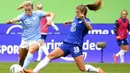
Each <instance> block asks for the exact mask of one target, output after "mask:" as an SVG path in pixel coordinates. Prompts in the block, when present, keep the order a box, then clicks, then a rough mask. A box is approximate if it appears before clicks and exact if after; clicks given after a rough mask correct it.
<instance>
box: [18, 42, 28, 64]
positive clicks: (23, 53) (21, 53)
mask: <svg viewBox="0 0 130 73" xmlns="http://www.w3.org/2000/svg"><path fill="white" fill-rule="evenodd" d="M27 48H28V42H27V41H24V40H22V41H21V44H20V49H19V65H21V66H23V63H24V60H25V58H26V56H27V52H28V50H27Z"/></svg>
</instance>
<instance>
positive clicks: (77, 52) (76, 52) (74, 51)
mask: <svg viewBox="0 0 130 73" xmlns="http://www.w3.org/2000/svg"><path fill="white" fill-rule="evenodd" d="M69 50H70V53H71V55H72V57H73V58H74V60H75V62H76V65H77V66H78V68H79V70H81V71H84V72H97V73H105V72H104V71H103V70H102V69H100V68H95V67H93V66H92V65H89V64H86V65H85V64H84V59H83V56H82V48H80V47H78V46H76V45H75V46H73V47H70V49H69Z"/></svg>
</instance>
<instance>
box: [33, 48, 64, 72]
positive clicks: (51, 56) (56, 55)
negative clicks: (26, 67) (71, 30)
mask: <svg viewBox="0 0 130 73" xmlns="http://www.w3.org/2000/svg"><path fill="white" fill-rule="evenodd" d="M63 55H64V52H63V51H62V50H61V49H60V48H57V49H55V50H53V51H52V52H51V53H49V54H48V56H46V57H45V58H44V59H43V60H41V61H40V62H39V64H38V65H37V66H36V67H35V69H34V70H33V72H34V73H38V72H39V71H40V70H41V69H43V68H45V67H46V66H47V65H48V64H49V62H50V61H51V60H53V59H56V58H59V57H61V56H63Z"/></svg>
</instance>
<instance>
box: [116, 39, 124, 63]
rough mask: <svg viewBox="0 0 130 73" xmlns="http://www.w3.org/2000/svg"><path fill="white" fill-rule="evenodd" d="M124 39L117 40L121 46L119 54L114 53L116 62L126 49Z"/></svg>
mask: <svg viewBox="0 0 130 73" xmlns="http://www.w3.org/2000/svg"><path fill="white" fill-rule="evenodd" d="M123 43H124V42H123V40H117V44H118V45H119V46H120V51H119V52H118V53H117V54H114V63H117V59H118V57H119V56H120V55H121V53H122V52H123V49H124V45H123Z"/></svg>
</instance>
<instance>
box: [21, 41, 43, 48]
mask: <svg viewBox="0 0 130 73" xmlns="http://www.w3.org/2000/svg"><path fill="white" fill-rule="evenodd" d="M33 43H37V44H38V46H39V47H40V46H41V40H34V41H27V40H22V41H21V44H20V48H25V49H27V50H28V49H29V46H31V45H32V44H33Z"/></svg>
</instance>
